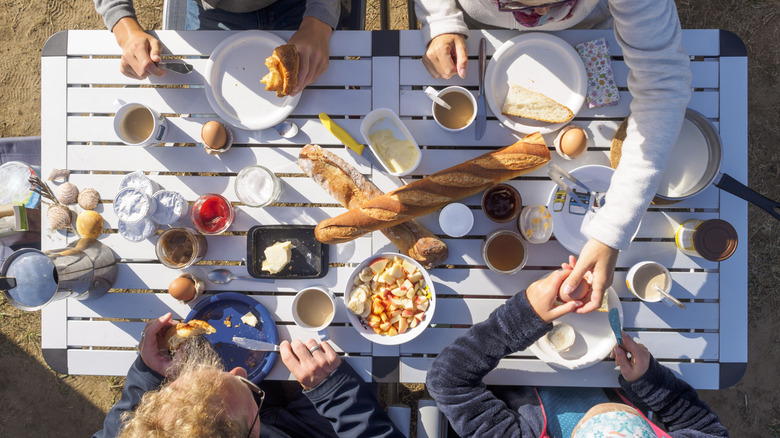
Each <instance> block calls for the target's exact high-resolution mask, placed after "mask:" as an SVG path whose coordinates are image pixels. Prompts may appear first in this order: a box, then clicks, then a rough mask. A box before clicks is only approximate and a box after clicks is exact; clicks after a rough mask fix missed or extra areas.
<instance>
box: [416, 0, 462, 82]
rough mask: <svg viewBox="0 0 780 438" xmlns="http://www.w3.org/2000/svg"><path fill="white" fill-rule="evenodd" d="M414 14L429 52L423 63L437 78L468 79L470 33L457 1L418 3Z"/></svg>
mask: <svg viewBox="0 0 780 438" xmlns="http://www.w3.org/2000/svg"><path fill="white" fill-rule="evenodd" d="M414 10H415V14H416V15H417V18H418V19H419V20H420V22H421V23H422V35H423V43H425V44H426V45H427V46H428V48H427V50H426V52H425V55H423V58H422V61H423V65H424V66H425V68H426V69H427V70H428V73H430V74H431V76H433V77H434V78H438V77H443V78H445V79H449V78H451V77H452V76H454V75H456V74H457V75H458V76H460V77H461V78H465V77H466V66H467V65H468V62H469V60H468V57H467V55H466V37H467V36H468V33H469V30H468V27H467V26H466V23H465V21H463V13H462V12H461V11H460V9H458V5H457V3H456V2H455V0H415V2H414Z"/></svg>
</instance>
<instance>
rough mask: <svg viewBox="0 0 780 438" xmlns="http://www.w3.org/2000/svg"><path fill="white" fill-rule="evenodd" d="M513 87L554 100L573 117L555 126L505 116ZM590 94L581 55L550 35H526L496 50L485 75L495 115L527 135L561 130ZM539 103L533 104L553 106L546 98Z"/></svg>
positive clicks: (567, 44) (553, 124)
mask: <svg viewBox="0 0 780 438" xmlns="http://www.w3.org/2000/svg"><path fill="white" fill-rule="evenodd" d="M512 85H515V86H519V87H521V88H517V87H515V89H516V90H519V89H522V90H524V91H526V92H530V93H527V94H530V95H532V96H537V97H539V96H538V94H536V93H539V94H541V95H543V96H544V97H546V98H549V99H552V101H554V103H557V106H563V107H565V108H567V109H568V110H570V117H569V118H568V119H567V120H565V121H559V122H557V123H555V122H551V121H542V120H534V119H532V118H527V117H518V116H512V115H506V114H502V109H503V108H504V103H505V100H507V97H508V95H510V90H512ZM587 91H588V77H587V74H586V73H585V65H584V64H583V63H582V59H581V58H580V55H578V54H577V52H576V51H575V50H574V48H573V47H572V46H571V45H570V44H569V43H567V42H566V41H564V40H562V39H561V38H559V37H556V36H553V35H550V34H548V33H540V32H534V33H527V34H523V35H519V36H517V37H515V38H512V39H511V40H508V41H506V42H505V43H504V44H502V45H501V46H499V48H498V49H496V52H495V53H494V54H493V57H492V58H491V59H490V62H489V63H488V67H487V72H486V75H485V97H486V100H487V103H488V106H489V107H490V110H491V111H492V112H493V115H495V116H496V117H497V118H498V121H499V122H501V124H503V125H504V126H506V127H507V128H509V129H512V130H514V131H518V132H521V133H524V134H531V133H534V132H540V133H542V134H547V133H550V132H553V131H556V130H558V129H560V128H562V127H563V126H564V125H565V124H566V123H568V121H569V120H571V118H573V117H574V116H576V115H577V112H578V111H579V110H580V108H581V107H582V104H583V103H584V102H585V96H586V94H587ZM523 97H524V98H528V96H523ZM538 100H540V102H538V101H537V102H532V104H534V105H537V106H544V105H546V104H549V103H550V102H549V100H546V99H544V98H543V97H539V99H538ZM553 106H556V105H553ZM531 116H532V117H535V118H536V116H534V115H531Z"/></svg>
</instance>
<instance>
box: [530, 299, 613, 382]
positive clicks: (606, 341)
mask: <svg viewBox="0 0 780 438" xmlns="http://www.w3.org/2000/svg"><path fill="white" fill-rule="evenodd" d="M607 294H608V298H607V299H608V300H609V304H610V306H613V305H614V306H615V307H617V309H618V313H619V314H620V325H621V327H622V326H623V306H622V305H621V304H620V299H619V298H618V296H617V293H616V292H615V290H614V289H612V288H611V287H610V288H609V289H607ZM556 322H558V323H566V324H569V325H570V326H572V327H573V328H574V333H575V339H574V345H572V346H571V348H569V350H568V351H563V352H558V351H555V350H553V348H552V347H551V346H550V344H549V342H547V334H545V335H544V336H542V337H541V338H539V339H538V340H537V341H536V342H535V343H533V344H532V345H531V346H530V347H528V350H529V351H531V352H532V353H533V354H535V355H536V357H538V358H539V359H540V360H543V361H544V362H546V363H547V364H548V365H550V366H553V367H555V368H562V369H567V370H578V369H582V368H587V367H589V366H592V365H595V364H597V363H599V362H601V361H602V360H604V359H605V358H606V357H607V356H609V353H610V352H612V349H613V348H615V345H617V339H615V334H614V333H613V332H612V328H611V327H610V325H609V314H608V313H607V312H598V311H593V312H589V313H585V314H578V313H569V314H566V315H563V316H562V317H560V318H558V319H556V320H555V321H554V322H553V324H555V323H556Z"/></svg>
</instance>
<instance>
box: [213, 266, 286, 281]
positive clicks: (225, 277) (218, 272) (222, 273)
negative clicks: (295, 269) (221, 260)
mask: <svg viewBox="0 0 780 438" xmlns="http://www.w3.org/2000/svg"><path fill="white" fill-rule="evenodd" d="M208 279H209V280H210V281H211V282H213V283H216V284H228V283H230V282H231V281H233V280H254V281H261V282H268V283H270V282H273V280H270V279H265V278H254V277H247V276H244V275H235V274H233V273H232V272H230V271H228V270H227V269H214V270H213V271H210V272H209V274H208Z"/></svg>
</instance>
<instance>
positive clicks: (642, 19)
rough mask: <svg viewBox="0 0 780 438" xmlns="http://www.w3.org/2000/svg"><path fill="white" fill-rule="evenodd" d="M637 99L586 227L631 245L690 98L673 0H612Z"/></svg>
mask: <svg viewBox="0 0 780 438" xmlns="http://www.w3.org/2000/svg"><path fill="white" fill-rule="evenodd" d="M609 6H610V10H611V12H612V16H613V17H614V20H615V36H616V37H617V41H618V43H619V44H620V46H621V47H622V49H623V56H624V59H625V61H626V64H627V65H628V67H629V69H630V73H629V75H628V89H629V91H630V92H631V96H632V97H633V100H632V102H631V117H630V118H629V123H628V131H627V133H626V138H625V140H624V142H623V150H622V156H621V158H620V164H619V165H618V168H617V170H616V171H615V174H614V176H613V177H612V182H611V184H610V188H609V190H608V191H607V198H606V203H605V205H604V207H602V208H601V209H600V210H599V212H598V213H597V214H596V215H595V216H594V218H593V220H592V221H591V222H590V223H589V224H588V225H587V227H586V228H585V232H586V233H587V234H588V235H589V236H590V237H592V238H594V239H596V240H598V241H600V242H601V243H604V244H605V245H607V246H610V247H612V248H616V249H626V248H627V247H628V245H629V243H630V241H631V236H632V235H633V233H634V231H635V230H636V229H637V227H638V225H639V222H640V220H641V219H642V216H643V215H644V214H645V211H646V209H647V206H648V204H649V203H650V200H651V199H652V198H653V196H654V194H655V192H656V189H657V187H658V184H659V182H660V179H661V177H662V175H663V171H664V169H665V168H666V164H667V162H668V161H669V155H670V152H671V150H672V149H673V148H674V144H675V142H676V140H677V136H678V135H679V132H680V128H681V126H682V122H683V118H684V116H685V108H686V106H687V105H688V101H689V100H690V98H691V88H690V83H691V70H690V60H689V58H688V55H687V54H686V53H685V50H684V49H683V46H682V35H681V30H680V21H679V18H678V16H677V8H676V7H675V4H674V1H673V0H610V1H609Z"/></svg>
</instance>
